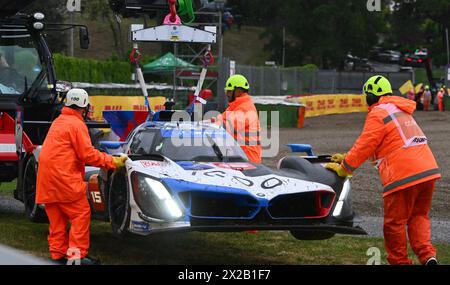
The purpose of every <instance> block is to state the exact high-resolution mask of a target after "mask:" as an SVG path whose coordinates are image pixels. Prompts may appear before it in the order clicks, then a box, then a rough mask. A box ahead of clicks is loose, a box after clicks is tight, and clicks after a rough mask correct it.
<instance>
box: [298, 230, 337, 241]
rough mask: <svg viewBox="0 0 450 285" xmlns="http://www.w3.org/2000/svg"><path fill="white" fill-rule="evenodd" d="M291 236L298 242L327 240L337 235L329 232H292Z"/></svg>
mask: <svg viewBox="0 0 450 285" xmlns="http://www.w3.org/2000/svg"><path fill="white" fill-rule="evenodd" d="M291 235H292V236H293V237H294V238H296V239H298V240H325V239H330V238H332V237H334V236H335V235H336V234H335V233H332V232H327V231H291Z"/></svg>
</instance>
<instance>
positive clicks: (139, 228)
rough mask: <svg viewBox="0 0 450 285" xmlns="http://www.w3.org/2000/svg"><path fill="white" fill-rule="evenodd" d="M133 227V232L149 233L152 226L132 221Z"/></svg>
mask: <svg viewBox="0 0 450 285" xmlns="http://www.w3.org/2000/svg"><path fill="white" fill-rule="evenodd" d="M131 227H132V229H133V230H135V231H139V232H149V231H150V225H149V224H147V223H145V222H140V221H131Z"/></svg>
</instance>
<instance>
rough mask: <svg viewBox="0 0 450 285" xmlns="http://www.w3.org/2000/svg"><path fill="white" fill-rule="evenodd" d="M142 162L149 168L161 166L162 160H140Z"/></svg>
mask: <svg viewBox="0 0 450 285" xmlns="http://www.w3.org/2000/svg"><path fill="white" fill-rule="evenodd" d="M139 162H140V163H141V164H142V167H145V168H149V167H159V166H161V162H158V161H146V160H144V161H139Z"/></svg>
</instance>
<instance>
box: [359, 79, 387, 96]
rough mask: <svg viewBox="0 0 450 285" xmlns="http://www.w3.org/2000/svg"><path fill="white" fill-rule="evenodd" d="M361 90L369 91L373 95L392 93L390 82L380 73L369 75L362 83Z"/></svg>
mask: <svg viewBox="0 0 450 285" xmlns="http://www.w3.org/2000/svg"><path fill="white" fill-rule="evenodd" d="M363 90H364V93H366V94H367V93H371V94H373V95H375V96H383V95H386V94H392V87H391V83H390V82H389V80H387V79H386V78H385V77H384V76H381V75H375V76H372V77H370V78H369V80H367V82H366V84H364V88H363Z"/></svg>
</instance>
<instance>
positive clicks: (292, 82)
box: [236, 65, 414, 96]
mask: <svg viewBox="0 0 450 285" xmlns="http://www.w3.org/2000/svg"><path fill="white" fill-rule="evenodd" d="M236 72H237V73H239V74H242V75H244V76H246V77H247V79H248V80H249V82H250V85H251V90H250V91H251V93H252V95H254V96H269V95H270V96H277V95H291V94H308V93H310V94H334V93H354V94H360V93H361V90H362V85H363V84H364V82H365V81H366V80H367V79H368V78H370V77H371V76H373V75H377V74H380V75H383V76H386V77H387V78H388V79H389V80H390V81H391V84H392V88H393V90H394V93H395V94H399V91H398V89H399V88H400V87H401V86H402V85H403V84H404V83H405V82H406V81H408V80H412V81H414V73H413V72H410V71H406V72H376V73H374V72H347V71H345V72H344V71H343V72H339V71H333V70H314V71H311V70H307V71H305V70H300V69H293V68H286V69H283V68H276V67H255V66H243V65H240V66H236Z"/></svg>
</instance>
